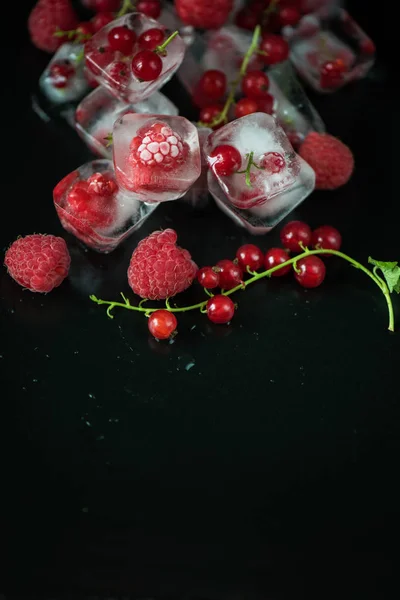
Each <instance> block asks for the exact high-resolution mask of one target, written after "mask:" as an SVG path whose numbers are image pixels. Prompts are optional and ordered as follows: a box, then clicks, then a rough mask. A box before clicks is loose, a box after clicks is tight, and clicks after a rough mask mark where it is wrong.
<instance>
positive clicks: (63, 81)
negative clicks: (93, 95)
mask: <svg viewBox="0 0 400 600" xmlns="http://www.w3.org/2000/svg"><path fill="white" fill-rule="evenodd" d="M73 75H75V69H74V67H73V66H72V65H71V63H70V62H69V61H63V62H54V63H53V64H52V65H51V67H50V69H49V78H50V81H51V83H52V85H53V86H54V87H55V88H58V89H63V88H65V87H67V85H68V82H69V81H70V79H71V77H73Z"/></svg>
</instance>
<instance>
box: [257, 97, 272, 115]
mask: <svg viewBox="0 0 400 600" xmlns="http://www.w3.org/2000/svg"><path fill="white" fill-rule="evenodd" d="M274 102H275V98H274V97H273V95H272V94H265V96H263V97H262V98H258V100H257V105H258V110H259V112H264V113H267V114H268V115H272V114H273V112H274Z"/></svg>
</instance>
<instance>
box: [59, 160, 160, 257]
mask: <svg viewBox="0 0 400 600" xmlns="http://www.w3.org/2000/svg"><path fill="white" fill-rule="evenodd" d="M53 200H54V206H55V209H56V211H57V214H58V217H59V219H60V222H61V225H62V226H63V227H64V229H66V230H67V231H68V232H69V233H71V234H72V235H74V236H75V237H77V238H78V239H79V240H81V241H82V242H84V243H85V244H86V245H87V246H89V247H90V248H93V249H94V250H97V251H98V252H105V253H107V252H111V251H112V250H114V249H115V248H116V247H117V246H118V245H119V244H120V243H121V242H122V241H124V240H125V239H126V238H127V237H128V236H129V235H130V234H131V233H133V232H134V231H136V230H137V229H139V227H140V226H141V225H142V224H143V223H144V221H145V220H146V219H147V218H148V217H149V216H150V215H151V213H152V212H153V211H154V210H155V209H156V208H157V206H158V204H157V203H156V202H153V203H152V204H148V203H146V202H140V200H139V199H138V198H137V197H136V196H135V195H133V194H130V193H127V192H126V191H125V190H122V189H120V188H119V187H118V184H117V182H116V179H115V173H114V168H113V163H112V162H111V161H110V160H94V161H92V162H89V163H86V164H84V165H82V166H81V167H79V168H78V169H76V170H75V171H73V172H72V173H69V175H67V176H66V177H64V178H63V179H62V180H61V181H60V182H59V183H58V184H57V185H56V187H55V188H54V190H53Z"/></svg>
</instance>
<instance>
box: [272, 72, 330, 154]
mask: <svg viewBox="0 0 400 600" xmlns="http://www.w3.org/2000/svg"><path fill="white" fill-rule="evenodd" d="M268 77H269V82H270V86H269V90H268V91H269V93H270V94H272V96H273V97H274V99H275V101H274V111H273V116H274V117H275V119H276V120H277V121H278V123H279V125H280V126H281V127H282V128H283V129H284V131H285V133H286V135H287V136H288V138H289V141H290V142H291V144H292V145H293V147H294V148H295V149H296V148H297V147H298V146H299V145H300V144H301V142H302V141H303V140H304V138H305V137H306V135H307V134H308V133H309V132H310V131H318V132H320V133H323V132H325V125H324V123H323V121H322V119H321V117H320V115H319V114H318V112H317V111H316V109H315V108H314V106H313V105H312V104H311V102H310V100H309V99H308V97H307V95H306V93H305V92H304V90H303V87H302V86H301V84H300V82H299V80H298V78H297V76H296V73H295V72H294V69H293V67H292V65H291V63H290V62H289V61H285V62H283V63H280V64H277V65H275V66H273V67H271V68H270V69H269V70H268Z"/></svg>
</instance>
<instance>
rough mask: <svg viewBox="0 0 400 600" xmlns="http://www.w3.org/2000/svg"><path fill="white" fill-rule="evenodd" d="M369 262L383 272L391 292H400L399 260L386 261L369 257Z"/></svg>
mask: <svg viewBox="0 0 400 600" xmlns="http://www.w3.org/2000/svg"><path fill="white" fill-rule="evenodd" d="M368 262H369V263H370V264H371V265H375V267H378V269H380V270H381V271H382V273H383V276H384V278H385V279H386V283H387V286H388V288H389V292H390V293H392V292H396V293H397V294H400V267H399V266H398V264H397V262H385V261H382V260H375V259H374V258H371V257H370V256H369V257H368Z"/></svg>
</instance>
